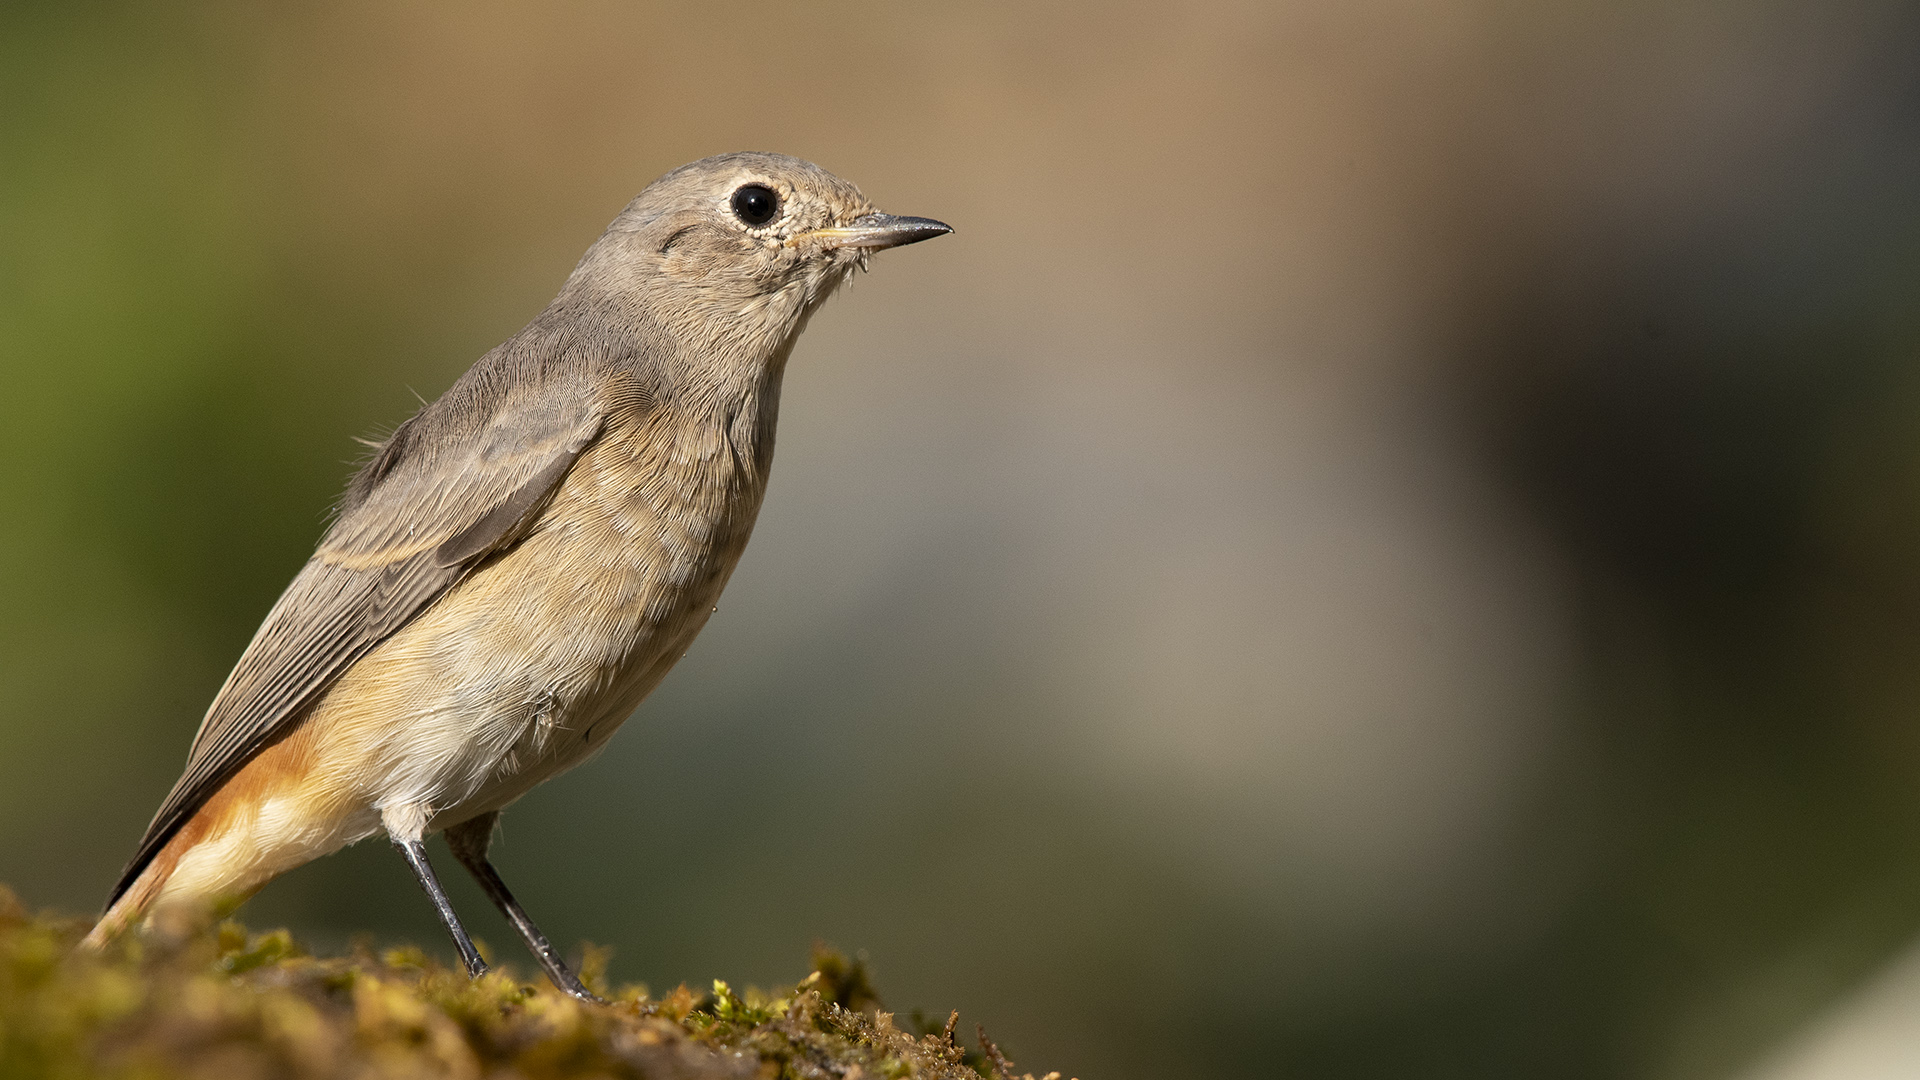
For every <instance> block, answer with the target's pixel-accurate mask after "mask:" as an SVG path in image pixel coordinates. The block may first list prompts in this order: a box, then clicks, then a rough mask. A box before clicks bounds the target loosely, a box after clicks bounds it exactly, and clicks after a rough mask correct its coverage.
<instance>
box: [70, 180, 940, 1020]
mask: <svg viewBox="0 0 1920 1080" xmlns="http://www.w3.org/2000/svg"><path fill="white" fill-rule="evenodd" d="M952 231H953V229H952V227H951V226H948V225H946V224H945V223H943V222H940V221H935V220H933V219H931V218H920V217H902V216H894V215H891V214H884V213H881V212H879V211H877V210H875V209H874V207H873V205H872V204H871V203H869V202H868V200H867V199H866V197H865V196H864V195H862V194H861V193H860V190H859V189H858V188H857V187H855V186H854V185H853V184H851V183H849V182H848V181H845V180H842V179H841V178H839V177H837V176H835V175H833V174H832V173H829V172H827V171H826V170H824V169H822V168H820V167H819V166H817V165H814V164H812V163H811V162H807V161H804V160H801V159H799V158H794V157H788V156H785V155H780V154H771V153H758V152H750V153H734V154H723V155H720V156H717V157H710V158H705V159H703V160H700V161H696V162H693V163H691V164H688V165H683V166H681V167H679V168H677V169H674V170H672V171H670V172H668V173H666V174H665V175H663V176H661V177H660V178H659V179H657V180H655V181H654V182H653V183H651V184H649V185H648V186H647V187H646V188H645V189H644V190H643V191H641V192H640V194H639V195H637V196H636V197H634V199H633V200H632V201H631V202H630V203H628V204H627V206H626V207H625V208H624V209H622V210H621V211H620V213H619V214H618V215H617V216H616V217H615V218H614V219H613V222H612V224H611V225H609V226H608V228H607V230H606V232H605V233H604V234H602V235H601V236H600V238H599V239H598V240H596V241H594V243H593V244H592V245H591V246H589V247H588V249H587V251H586V254H585V255H584V256H583V257H582V258H581V259H580V262H579V264H578V265H577V266H576V267H575V268H574V270H573V272H572V273H571V274H570V275H569V276H568V277H567V279H566V281H565V283H564V284H563V285H562V286H561V288H560V291H559V294H558V295H557V296H556V297H555V298H554V300H553V301H552V302H551V303H550V304H549V305H548V306H547V307H546V308H545V309H544V310H543V311H541V312H540V313H539V314H538V315H537V316H536V317H535V318H534V319H533V320H532V321H531V322H529V323H528V324H527V325H526V326H525V327H524V328H523V329H521V330H520V331H519V332H518V333H516V334H514V335H513V336H512V337H511V338H509V339H507V340H506V341H505V342H503V343H502V344H500V345H498V346H497V347H495V348H494V349H492V350H491V351H490V352H488V353H487V354H486V355H485V356H483V357H481V359H480V360H479V361H477V362H476V363H475V364H474V365H473V366H472V367H471V368H470V369H468V370H467V372H466V373H465V374H464V375H462V376H461V377H460V378H459V379H458V380H456V381H455V382H454V383H453V385H452V386H451V387H449V388H448V389H447V391H446V392H445V393H444V394H442V395H441V396H440V397H439V398H437V399H435V400H434V401H432V402H429V403H427V404H425V405H423V406H422V407H421V408H420V409H419V411H418V412H417V413H415V414H414V415H413V416H412V417H411V418H409V419H407V420H405V421H404V422H402V423H401V424H400V425H399V426H398V427H396V428H395V429H393V431H392V432H391V434H389V435H388V436H387V437H386V438H384V439H382V440H378V441H376V442H371V443H369V445H370V446H371V447H373V449H372V451H371V453H370V454H369V456H368V458H367V460H366V461H365V462H364V463H363V464H362V465H361V466H360V467H359V469H358V471H357V472H356V473H355V474H354V475H353V477H352V479H351V480H350V481H349V482H348V484H347V487H346V491H345V493H344V495H343V496H342V497H341V499H340V502H339V503H338V505H337V507H336V514H335V517H334V518H333V521H332V523H331V525H330V526H329V527H328V528H327V529H326V531H325V533H324V535H323V536H322V538H321V540H320V542H319V545H318V547H317V549H316V550H315V552H314V554H313V556H312V558H311V559H309V560H308V561H307V563H306V565H305V566H303V567H302V568H301V569H300V571H299V572H298V574H296V575H295V577H294V579H293V581H292V583H291V584H290V585H288V586H287V589H286V591H285V592H284V593H283V594H282V595H281V596H280V598H279V600H278V601H277V602H276V603H275V604H274V605H273V607H272V609H271V610H270V611H269V612H268V613H267V616H266V619H265V621H264V622H263V623H262V624H261V626H260V628H259V631H258V632H257V633H256V634H255V635H254V638H253V640H252V642H251V643H250V644H249V645H248V646H247V648H246V650H245V652H244V653H243V654H242V655H241V657H240V659H239V661H238V663H237V664H236V665H235V666H234V668H233V671H232V673H231V674H230V675H229V676H228V677H227V680H226V683H225V684H224V685H223V686H222V687H221V688H220V690H219V692H218V693H217V694H216V695H215V697H214V699H213V702H212V704H211V706H210V707H209V708H208V710H207V713H206V716H205V718H204V719H203V720H202V722H201V724H200V728H199V731H198V733H197V734H196V735H195V737H194V740H193V743H192V745H191V748H190V750H189V752H188V756H187V764H186V768H185V770H184V772H183V773H182V775H181V776H180V778H179V780H178V782H177V783H175V784H174V786H173V789H172V790H171V791H170V792H169V793H168V795H167V797H166V799H165V800H164V801H163V802H162V803H161V805H160V809H159V811H158V812H157V813H156V814H155V815H154V818H153V821H152V823H151V824H150V825H149V826H148V827H147V831H146V834H145V835H144V836H143V837H142V838H141V840H140V843H139V846H138V847H137V848H136V849H135V853H134V855H133V858H132V859H131V860H130V861H129V862H128V863H127V865H126V868H125V870H124V871H123V872H122V873H121V875H120V878H119V881H118V882H117V883H116V884H115V885H114V887H113V890H112V893H111V894H110V896H109V898H108V900H107V904H106V907H105V909H104V912H103V914H102V915H101V917H100V919H99V921H98V922H97V923H96V924H95V926H94V927H93V929H92V931H91V932H90V933H89V934H88V935H87V937H86V939H85V944H86V946H87V947H88V948H92V949H99V948H102V947H104V946H105V945H106V943H107V942H109V941H111V940H113V939H114V938H115V937H117V936H118V935H120V934H122V933H123V932H126V931H127V930H128V929H129V928H132V927H145V928H147V929H150V930H151V929H157V928H164V927H166V926H186V925H194V924H195V922H196V920H202V921H203V920H205V919H207V918H210V917H212V915H213V914H218V913H223V912H226V911H230V910H232V908H233V907H235V906H237V905H238V904H239V903H241V902H243V901H244V900H245V899H246V898H247V897H249V896H251V895H253V893H255V892H256V891H258V890H259V889H260V888H261V887H262V886H264V885H265V884H266V883H267V882H268V881H269V880H271V879H273V878H274V877H276V876H278V875H280V874H282V873H285V872H287V871H289V870H292V869H294V868H295V867H298V866H301V865H304V864H306V863H308V862H310V861H312V860H314V859H317V858H320V857H322V856H324V855H327V854H330V853H332V852H334V851H336V850H338V849H340V848H342V847H344V846H346V845H348V844H352V843H355V842H357V841H359V840H363V839H366V838H368V837H370V836H373V835H375V834H377V833H382V832H384V833H385V835H386V837H387V839H388V840H389V841H390V842H391V843H392V845H393V846H394V847H395V848H396V849H397V850H398V851H399V853H400V855H401V856H402V857H403V858H404V859H405V861H406V862H407V864H408V866H409V867H410V868H411V869H412V871H413V874H414V876H415V877H416V878H417V879H418V880H419V883H420V886H421V887H422V889H424V890H425V892H426V894H427V896H428V898H429V899H430V901H431V902H432V905H433V907H434V909H435V911H436V913H437V914H438V916H439V918H440V920H441V922H442V923H443V924H444V925H445V927H446V929H447V932H448V933H449V935H450V936H451V937H452V939H453V944H454V948H455V950H456V951H457V952H458V953H459V956H460V959H461V962H462V964H463V965H464V967H465V969H466V971H467V973H468V974H469V975H471V976H473V977H478V976H480V975H482V974H484V973H486V972H487V970H488V966H487V964H486V962H485V960H484V959H483V958H482V957H481V955H480V953H479V951H478V950H477V949H476V948H475V946H474V944H473V940H472V938H471V936H470V935H469V934H468V933H467V931H466V929H465V928H464V927H463V926H462V924H461V922H460V919H459V917H458V916H457V914H456V913H455V912H454V909H453V905H452V904H451V903H450V902H449V901H448V899H447V896H446V893H445V891H444V890H443V889H442V888H441V885H440V882H439V880H438V878H437V877H436V876H435V873H434V870H433V867H432V864H431V863H430V862H429V861H428V858H427V851H426V847H425V841H426V839H427V838H428V837H429V836H431V835H433V834H434V833H444V834H445V837H446V841H447V845H448V847H449V848H450V850H451V851H452V853H453V856H454V858H455V859H456V860H457V861H458V862H460V863H461V865H463V866H464V867H465V868H466V869H467V870H468V871H469V872H470V873H471V874H472V875H473V876H474V878H475V879H476V880H477V881H478V883H479V885H480V887H481V889H482V890H483V891H484V892H485V893H486V894H487V896H488V898H489V899H490V900H491V901H492V902H493V904H494V905H495V906H496V907H497V908H499V910H500V912H501V913H502V914H503V915H504V916H505V917H506V918H507V920H508V921H509V922H510V923H511V924H512V925H513V926H514V928H515V930H516V931H517V932H518V933H519V935H520V936H521V937H522V939H523V940H524V941H525V943H526V945H527V947H528V949H529V951H530V952H531V953H532V954H533V957H534V959H535V961H536V962H537V963H538V964H539V965H540V967H541V968H542V969H543V970H544V971H545V973H546V975H547V977H548V978H549V979H550V980H551V981H552V982H553V984H554V985H555V986H556V987H557V988H559V989H560V990H561V991H564V992H565V993H568V994H571V995H573V996H575V997H578V998H583V999H592V998H593V995H592V993H591V992H590V991H589V990H588V989H587V987H586V986H585V985H584V984H582V982H581V981H580V979H579V977H578V976H577V975H576V974H575V973H574V972H573V971H572V970H570V969H569V968H568V966H567V965H566V964H565V963H564V962H563V961H562V959H561V956H560V954H559V953H558V951H557V950H555V949H554V947H553V946H552V944H551V943H550V942H549V941H548V939H547V937H546V936H545V935H544V934H543V933H542V932H541V931H540V929H539V927H538V926H536V925H535V924H534V922H533V921H532V920H531V919H530V918H528V916H527V914H526V912H525V911H524V910H523V909H522V908H521V906H520V904H519V903H518V902H517V901H516V900H515V899H514V896H513V894H512V893H511V892H510V891H509V890H508V888H507V886H506V884H505V882H503V881H502V880H501V878H500V875H499V873H498V872H497V871H496V870H495V869H494V867H493V865H492V863H491V862H490V861H489V860H488V857H487V853H488V846H489V843H490V841H491V838H492V836H493V833H494V829H495V826H496V824H497V822H498V820H499V817H500V814H501V811H502V810H504V809H505V808H506V807H507V806H508V805H510V804H511V803H513V802H514V801H515V800H516V799H519V798H520V797H521V796H523V795H525V794H526V793H527V792H528V791H529V790H530V789H532V788H533V787H534V786H535V785H537V784H540V783H542V782H543V781H545V780H548V779H550V778H552V777H554V776H556V775H558V774H560V773H562V772H565V771H566V770H568V769H571V768H573V767H574V766H576V765H579V764H581V763H582V762H584V761H586V760H587V759H588V758H591V757H593V756H594V755H595V754H597V753H598V752H599V751H601V750H602V749H603V748H605V746H606V745H607V740H608V739H609V738H610V737H611V736H612V735H613V733H614V731H615V730H616V729H617V728H619V727H620V726H621V724H622V722H623V721H624V720H625V719H626V718H627V716H628V715H629V714H631V713H632V712H633V711H634V710H635V708H637V707H638V705H639V704H640V702H641V700H642V699H643V698H645V697H646V696H647V694H648V693H649V692H651V691H652V690H653V688H654V687H655V686H657V685H658V684H659V682H660V680H661V679H662V678H663V677H664V676H665V675H666V673H667V671H668V669H670V668H671V667H672V666H673V665H674V662H675V661H677V660H678V659H680V657H681V656H682V655H683V654H684V653H685V652H686V650H687V647H688V645H689V644H690V643H691V642H692V641H693V639H694V636H695V635H696V634H698V633H699V632H700V630H701V628H702V627H703V626H704V625H705V624H706V622H707V619H708V617H709V615H710V614H711V613H712V612H713V611H715V610H717V604H718V600H719V596H720V592H721V589H722V588H724V587H725V585H726V583H727V579H728V577H729V576H730V575H731V574H732V572H733V569H734V567H735V565H736V564H737V563H738V562H739V559H740V555H741V552H742V551H743V550H744V549H745V546H746V543H747V538H748V535H749V534H750V533H751V532H752V529H753V524H754V519H755V517H756V516H757V514H758V511H759V509H760V504H761V501H762V497H763V495H764V494H765V492H766V486H767V477H768V470H769V468H770V467H771V465H772V462H773V446H774V427H775V421H776V419H777V417H778V412H779V403H780V387H781V381H782V377H783V375H784V373H785V370H786V366H787V360H788V356H789V354H790V353H791V352H792V350H793V346H794V342H795V340H796V339H797V338H798V337H799V336H800V333H801V331H802V330H804V329H805V327H806V325H807V322H808V320H809V319H810V318H811V317H812V315H813V314H814V312H815V311H817V310H818V309H819V307H820V305H821V304H822V303H824V302H825V301H826V300H827V298H828V297H829V296H831V295H832V294H833V293H834V292H835V291H836V290H837V289H838V288H839V287H840V286H841V285H842V284H844V283H845V282H846V281H847V280H848V279H849V278H850V277H851V276H852V275H853V274H854V273H855V272H857V271H861V270H864V269H865V268H866V266H867V263H868V260H869V259H870V257H871V256H872V255H873V254H874V253H875V252H878V251H880V250H883V249H886V248H893V247H899V246H902V245H906V244H912V243H917V242H920V241H923V240H928V239H931V238H933V237H937V236H942V235H945V234H947V233H950V232H952Z"/></svg>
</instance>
